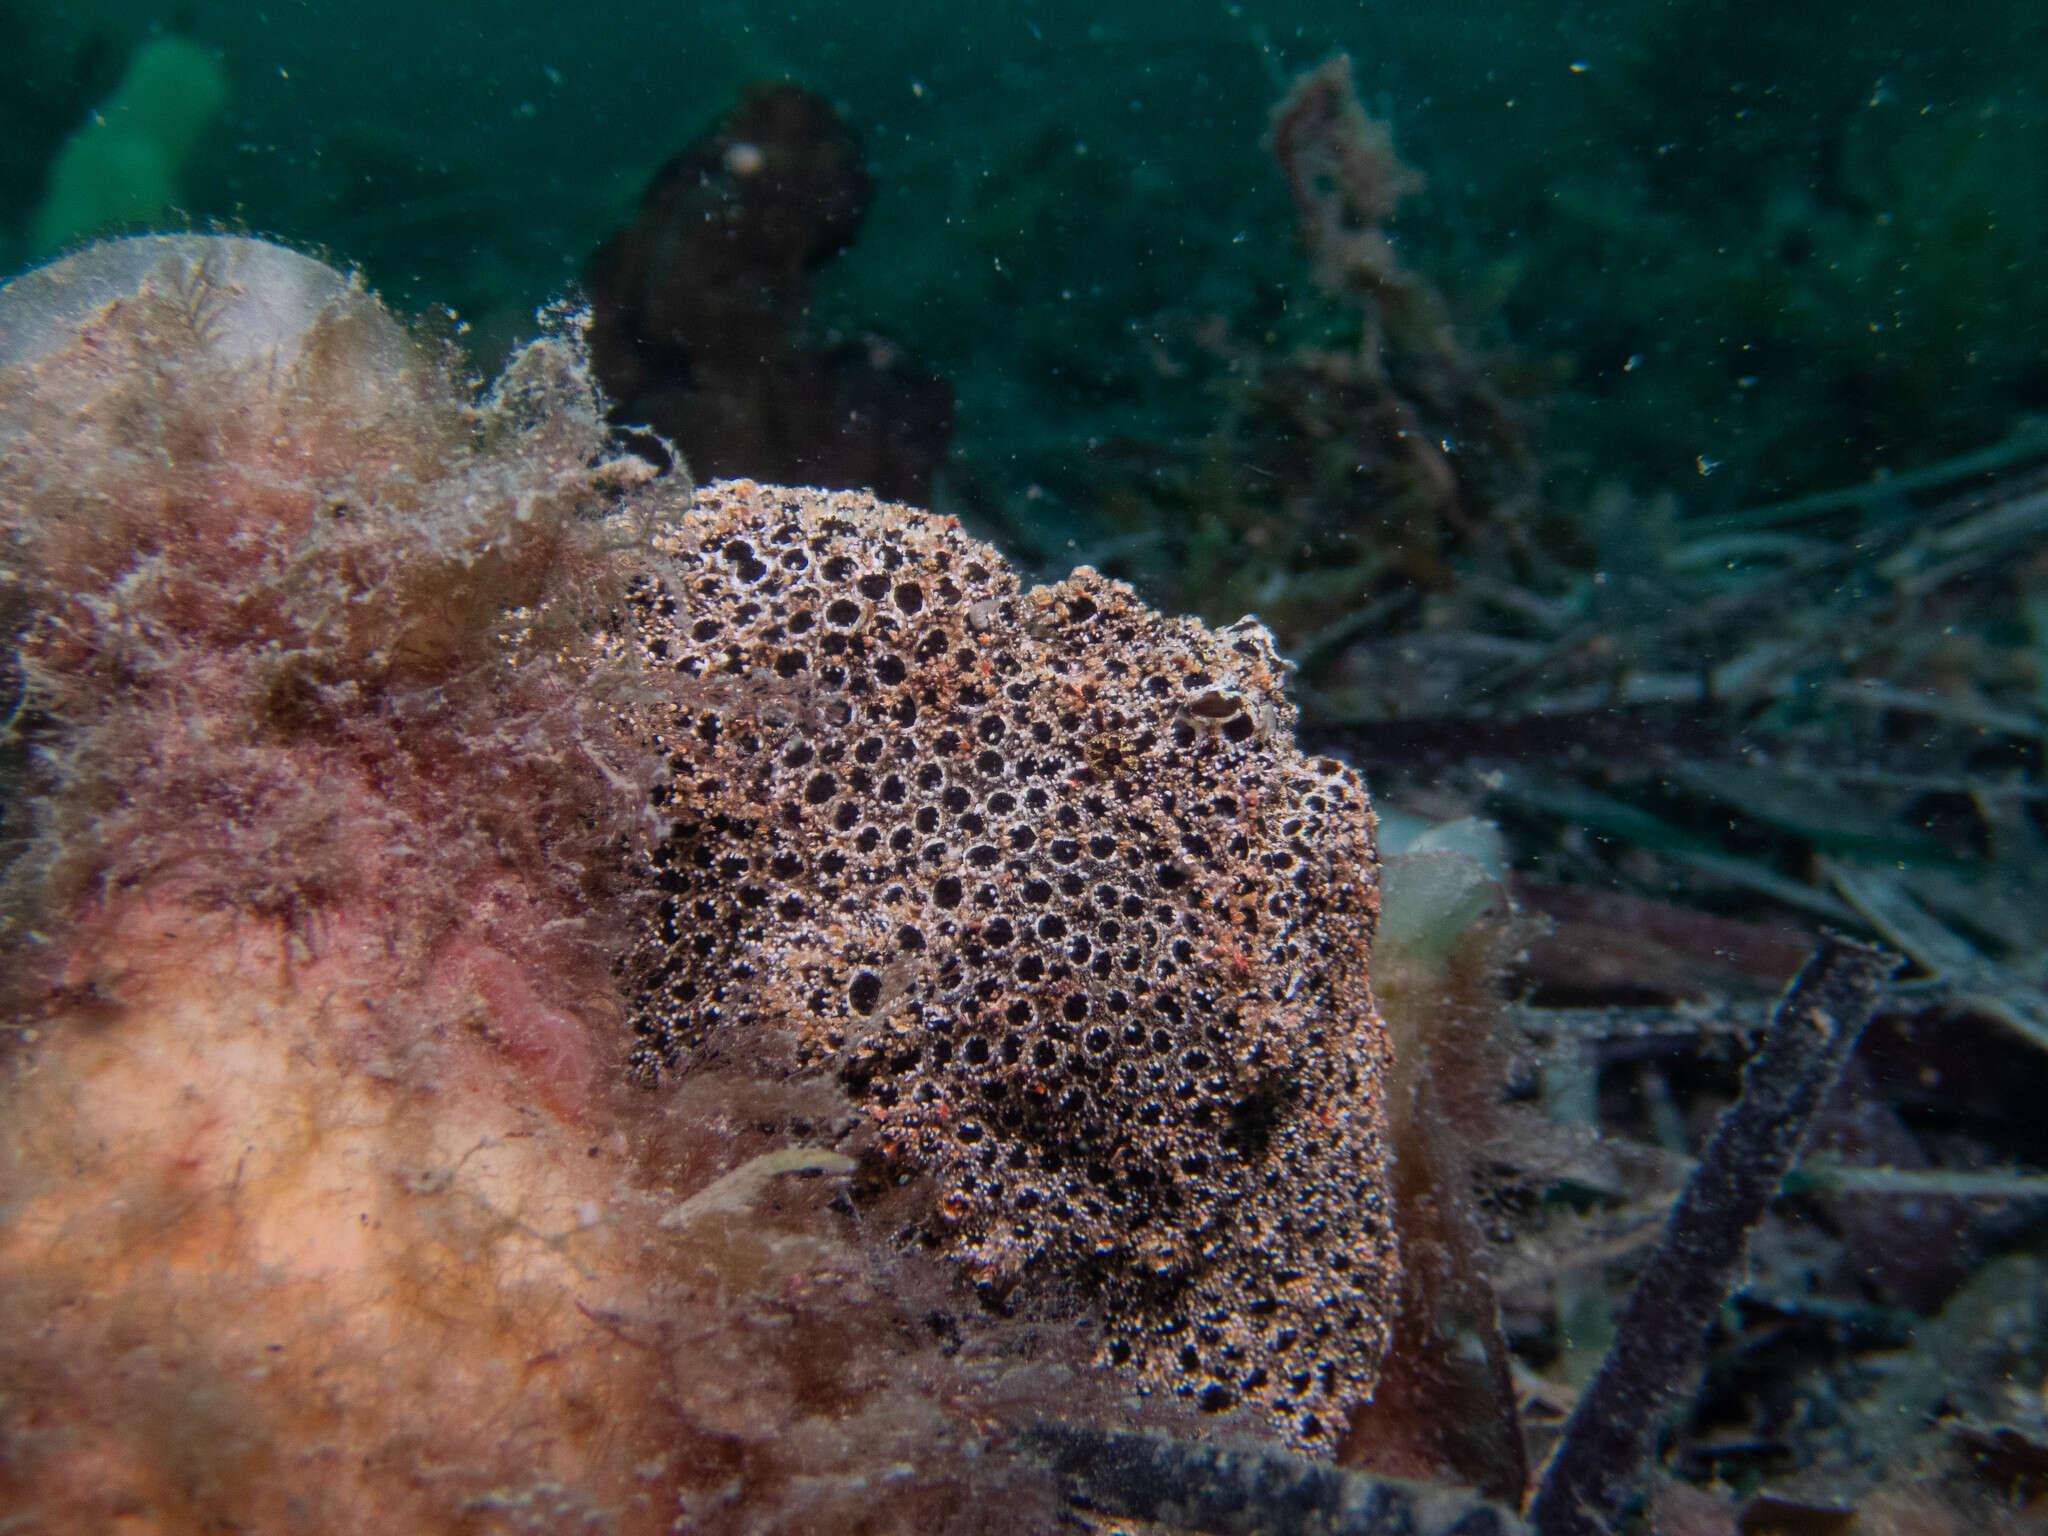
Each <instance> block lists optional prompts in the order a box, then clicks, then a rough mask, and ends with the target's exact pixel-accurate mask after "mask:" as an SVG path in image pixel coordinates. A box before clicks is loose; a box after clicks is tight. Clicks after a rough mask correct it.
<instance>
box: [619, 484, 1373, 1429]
mask: <svg viewBox="0 0 2048 1536" xmlns="http://www.w3.org/2000/svg"><path fill="white" fill-rule="evenodd" d="M655 542H656V547H657V549H658V551H659V558H657V559H655V560H654V561H653V562H652V563H651V565H650V568H649V574H647V575H646V576H644V577H643V578H641V579H640V580H639V581H638V583H637V584H636V586H635V588H634V591H633V594H632V597H631V599H630V602H629V604H628V605H627V607H626V608H625V609H624V610H623V611H622V613H621V615H620V619H619V634H618V636H617V640H618V643H619V645H620V647H621V649H622V650H625V651H627V652H630V653H634V654H636V656H637V659H638V660H639V661H640V662H641V663H642V664H643V665H644V667H645V668H646V671H647V677H648V683H649V687H648V688H647V690H646V695H645V697H646V702H645V703H644V704H643V705H642V706H641V707H640V708H639V711H638V716H637V718H636V719H635V720H634V721H633V722H632V724H633V726H634V727H635V729H636V730H637V731H638V732H640V733H641V734H642V736H643V737H645V738H647V739H651V740H652V741H653V742H654V743H655V744H656V745H658V747H659V748H660V750H661V751H662V752H663V753H665V754H666V755H667V758H668V763H669V769H670V780H669V782H668V784H667V785H666V786H665V787H664V788H663V790H661V791H660V792H659V793H658V796H657V798H658V800H659V802H660V806H661V812H662V814H663V815H664V816H665V817H667V818H669V821H670V832H669V835H668V837H667V839H666V840H665V841H663V842H661V843H660V844H659V845H658V846H656V848H655V849H654V851H653V853H652V855H651V867H650V868H649V869H648V871H647V878H648V880H649V881H650V882H651V883H652V884H653V885H654V886H655V887H656V888H658V890H659V891H660V892H661V893H662V899H661V901H660V904H659V908H658V911H657V913H656V915H655V916H654V917H653V918H652V919H651V922H650V927H649V930H648V931H647V933H646V935H645V939H644V944H643V946H642V949H641V952H640V953H639V954H638V955H637V956H635V957H634V958H633V960H632V961H631V963H630V966H629V980H630V983H631V985H630V987H629V993H628V997H629V1001H630V1002H631V1003H633V1005H634V1007H635V1009H636V1013H637V1028H638V1031H639V1035H640V1038H641V1045H640V1049H639V1053H638V1056H637V1062H638V1065H639V1066H640V1068H641V1069H642V1070H643V1072H646V1073H650V1074H652V1073H659V1072H660V1071H662V1070H664V1069H665V1068H680V1069H683V1070H687V1066H688V1062H689V1059H690V1057H691V1056H692V1054H693V1053H695V1052H698V1051H700V1050H702V1049H705V1048H707V1047H708V1048H714V1049H715V1047H716V1044H717V1041H718V1038H719V1036H720V1034H721V1032H723V1031H728V1030H732V1029H748V1028H756V1029H758V1028H764V1027H766V1028H780V1029H786V1030H791V1031H794V1032H795V1034H796V1036H797V1038H798V1040H799V1042H800V1046H799V1049H800V1051H801V1053H802V1056H803V1058H804V1059H805V1060H807V1061H809V1062H811V1063H814V1064H816V1065H818V1066H819V1067H821V1068H825V1069H829V1070H832V1071H834V1072H836V1073H837V1075H838V1076H839V1077H840V1079H841V1080H842V1081H843V1082H845V1083H846V1084H847V1085H848V1086H849V1088H850V1089H851V1090H852V1091H853V1092H854V1094H855V1096H856V1098H857V1100H858V1101H859V1102H860V1103H861V1104H862V1105H863V1106H864V1107H865V1108H866V1109H867V1111H868V1113H870V1114H871V1115H872V1116H873V1118H874V1119H875V1121H876V1122H877V1123H878V1125H879V1126H880V1127H881V1130H882V1134H883V1141H884V1145H885V1146H887V1147H888V1148H890V1149H891V1150H892V1151H893V1152H894V1153H895V1154H896V1156H897V1157H898V1159H899V1160H900V1163H901V1164H902V1165H903V1166H906V1167H910V1168H916V1169H920V1170H924V1171H928V1172H929V1173H930V1174H931V1175H933V1177H934V1178H935V1180H936V1182H937V1188H938V1191H939V1194H938V1199H937V1203H936V1207H935V1211H936V1214H935V1215H934V1217H933V1227H932V1232H931V1234H930V1236H931V1237H932V1238H933V1239H934V1240H936V1241H937V1242H938V1243H939V1244H941V1245H942V1246H943V1247H944V1248H945V1249H947V1250H948V1251H950V1252H952V1253H953V1254H955V1255H956V1256H957V1257H959V1258H960V1259H961V1260H962V1261H964V1262H965V1263H966V1264H967V1265H968V1266H969V1268H970V1271H971V1273H972V1274H973V1275H974V1277H975V1279H976V1280H977V1282H979V1283H980V1284H982V1285H984V1286H987V1287H991V1288H995V1289H1002V1288H1006V1287H1008V1286H1010V1285H1012V1284H1013V1283H1015V1282H1016V1281H1017V1280H1019V1279H1022V1278H1025V1277H1027V1276H1053V1277H1059V1278H1061V1279H1063V1280H1065V1281H1067V1282H1069V1283H1072V1284H1074V1285H1077V1286H1078V1287H1079V1288H1080V1290H1081V1293H1082V1294H1083V1295H1087V1296H1090V1297H1092V1298H1093V1300H1094V1302H1095V1305H1096V1308H1097V1310H1099V1312H1100V1315H1101V1319H1102V1323H1103V1356H1104V1358H1105V1359H1106V1360H1107V1361H1108V1362H1110V1363H1112V1364H1115V1365H1120V1366H1124V1367H1126V1368H1128V1369H1132V1370H1134V1371H1135V1372H1136V1373H1137V1375H1138V1377H1139V1379H1140V1380H1141V1381H1142V1382H1143V1383H1144V1384H1145V1385H1146V1386H1147V1387H1148V1388H1149V1389H1152V1390H1159V1391H1165V1392H1171V1393H1173V1394H1175V1395H1177V1396H1179V1397H1182V1398H1186V1399H1190V1400H1192V1401H1194V1402H1196V1403H1198V1404H1200V1405H1201V1406H1203V1407H1205V1408H1209V1409H1214V1410H1218V1411H1220V1410H1223V1409H1226V1408H1229V1407H1232V1406H1234V1405H1236V1404H1238V1403H1240V1402H1244V1403H1248V1404H1250V1405H1253V1406H1254V1407H1255V1408H1257V1409H1258V1410H1260V1411H1262V1412H1264V1413H1265V1414H1266V1415H1267V1416H1268V1417H1269V1418H1270V1419H1271V1420H1272V1421H1273V1422H1274V1423H1275V1424H1276V1425H1277V1426H1278V1427H1279V1428H1280V1429H1281V1431H1282V1432H1283V1433H1284V1434H1285V1435H1286V1436H1287V1437H1288V1438H1289V1439H1290V1440H1291V1441H1293V1442H1294V1443H1295V1444H1297V1445H1302V1446H1305V1447H1309V1448H1313V1449H1318V1450H1322V1451H1324V1452H1326V1453H1327V1452H1328V1451H1329V1450H1330V1449H1331V1448H1332V1446H1333V1443H1334V1441H1335V1439H1336V1438H1337V1436H1338V1435H1340V1434H1341V1432H1342V1427H1343V1422H1344V1412H1345V1409H1346V1407H1347V1405H1349V1404H1351V1403H1353V1402H1356V1401H1357V1400H1359V1399H1361V1398H1363V1397H1365V1396H1367V1395H1369V1394H1370V1392H1371V1388H1372V1383H1373V1380H1374V1377H1375V1375H1376V1372H1377V1369H1378V1362H1379V1357H1380V1353H1381V1351H1382V1349H1383V1347H1384V1344H1385V1341H1386V1337H1387V1331H1388V1319H1389V1314H1390V1311H1391V1308H1392V1305H1393V1298H1394V1295H1395V1289H1396V1279H1397V1272H1398V1259H1397V1256H1396V1249H1395V1239H1394V1234H1393V1231H1392V1228H1391V1210H1390V1205H1389V1201H1388V1197H1387V1192H1386V1151H1385V1145H1384V1117H1383V1114H1382V1110H1381V1094H1382V1083H1383V1080H1384V1078H1385V1074H1386V1071H1387V1056H1388V1047H1387V1039H1386V1031H1385V1027H1384V1025H1383V1024H1382V1022H1381V1020H1380V1017H1379V1014H1378V1012H1377V1010H1376V1008H1375V1006H1374V1003H1373V998H1372V993H1371V988H1370V982H1369V976H1368V966H1367V960H1368V950H1369V946H1370V942H1371V939H1372V933H1373V927H1374V923H1375V920H1376V918H1377V915H1378V910H1379V894H1378V862H1377V858H1376V855H1375V849H1374V842H1373V829H1374V823H1373V816H1372V811H1371V808H1370V805H1369V803H1368V801H1367V798H1366V794H1365V790H1364V787H1363V786H1362V785H1361V784H1360V782H1359V780H1358V778H1357V777H1356V776H1355V775H1354V774H1353V773H1352V772H1351V771H1350V770H1349V769H1348V768H1346V767H1344V766H1343V765H1342V764H1339V763H1336V762H1333V761H1331V760H1329V759H1315V758H1308V757H1304V756H1303V755H1302V754H1301V753H1300V752H1299V751H1298V750H1297V749H1296V748H1295V746H1294V743H1293V738H1292V725H1293V720H1294V714H1295V712H1294V709H1293V707H1292V706H1291V705H1290V704H1289V703H1288V702H1287V700H1286V698H1285V696H1284V693H1283V691H1282V690H1283V683H1284V680H1285V673H1286V670H1287V667H1286V663H1285V662H1284V661H1282V660H1281V659H1280V657H1279V656H1278V655H1277V654H1276V652H1275V651H1274V649H1273V644H1272V640H1271V637H1270V636H1269V635H1268V634H1267V632H1266V631H1265V629H1264V628H1263V627H1261V626H1260V625H1258V624H1256V623H1255V622H1252V621H1250V620H1245V621H1241V622H1240V623H1238V624H1235V625H1232V626H1230V627H1229V628H1228V629H1225V630H1222V631H1220V632H1216V631H1211V630H1209V629H1207V628H1205V627H1204V626H1203V625H1201V624H1200V623H1198V622H1195V621H1193V620H1189V619H1168V618H1164V617H1162V616H1161V615H1159V614H1158V613H1156V612H1154V611H1153V610H1151V609H1150V608H1147V607H1146V606H1144V605H1143V604H1142V603H1141V602H1139V601H1138V599H1137V598H1136V596H1135V595H1134V594H1133V593H1132V592H1131V590H1130V589H1129V588H1128V587H1126V586H1124V585H1122V584H1120V583H1117V582H1114V581H1110V580H1107V579H1105V578H1103V577H1101V576H1099V575H1098V574H1096V573H1095V572H1094V571H1092V570H1090V569H1088V568H1086V567H1083V568H1081V569H1079V570H1077V571H1075V572H1074V574H1073V575H1072V576H1071V577H1070V578H1069V579H1068V580H1066V581H1064V582H1061V583H1059V584H1057V585H1054V586H1049V587H1039V588H1034V589H1031V590H1028V591H1027V590H1025V589H1024V588H1023V586H1022V584H1021V583H1020V581H1019V579H1018V577H1017V575H1016V573H1015V572H1014V571H1013V570H1012V569H1011V568H1010V567H1009V566H1008V565H1007V564H1006V563H1005V561H1004V560H1003V559H1002V557H1001V556H1000V555H998V554H997V553H996V552H995V551H994V550H993V549H992V548H990V547H989V546H987V545H984V544H980V543H978V542H976V541H974V540H972V539H970V538H968V537H967V536H965V535H964V534H962V533H961V532H960V531H959V530H958V525H957V524H956V523H955V522H953V521H952V520H951V519H947V518H938V517H932V516H929V515H927V514H924V513H921V512H916V511H913V510H910V509H908V508H902V507H895V506H889V505H885V504H881V503H878V502H876V501H874V500H873V499H871V498H869V497H865V496H859V495H851V494H844V493H839V494H828V493H824V492H815V491H791V490H782V489H777V488H773V487H767V486H757V485H754V484H752V483H750V482H744V481H742V482H735V483H730V484H725V485H718V486H713V487H710V488H709V489H707V490H704V491H702V492H700V493H699V494H698V496H697V499H696V502H695V505H694V506H692V507H690V508H689V509H688V510H687V511H686V512H683V513H681V514H680V515H679V516H677V517H675V518H674V519H673V520H672V521H669V522H668V523H667V524H666V525H665V526H664V528H663V529H662V530H661V531H660V532H659V533H658V534H657V536H656V541H655Z"/></svg>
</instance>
